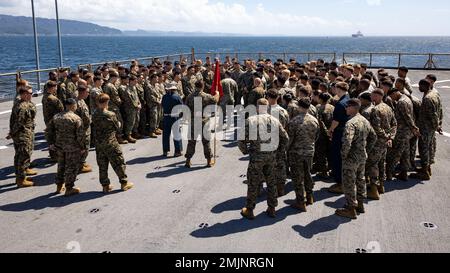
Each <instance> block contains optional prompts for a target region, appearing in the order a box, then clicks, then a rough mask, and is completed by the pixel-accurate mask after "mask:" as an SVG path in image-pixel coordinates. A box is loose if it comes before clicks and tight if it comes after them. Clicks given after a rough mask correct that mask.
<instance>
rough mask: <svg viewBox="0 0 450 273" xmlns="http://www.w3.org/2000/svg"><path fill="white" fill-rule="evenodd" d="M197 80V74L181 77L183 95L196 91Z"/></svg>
mask: <svg viewBox="0 0 450 273" xmlns="http://www.w3.org/2000/svg"><path fill="white" fill-rule="evenodd" d="M196 81H197V78H196V77H195V75H192V76H187V75H186V76H184V77H183V78H182V79H181V83H182V85H183V95H184V96H185V97H187V96H189V95H190V94H192V93H194V90H195V82H196Z"/></svg>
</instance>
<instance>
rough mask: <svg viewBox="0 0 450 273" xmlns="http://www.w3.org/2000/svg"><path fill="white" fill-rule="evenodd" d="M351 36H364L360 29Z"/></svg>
mask: <svg viewBox="0 0 450 273" xmlns="http://www.w3.org/2000/svg"><path fill="white" fill-rule="evenodd" d="M352 37H353V38H360V37H364V34H362V32H361V31H358V33H356V34H352Z"/></svg>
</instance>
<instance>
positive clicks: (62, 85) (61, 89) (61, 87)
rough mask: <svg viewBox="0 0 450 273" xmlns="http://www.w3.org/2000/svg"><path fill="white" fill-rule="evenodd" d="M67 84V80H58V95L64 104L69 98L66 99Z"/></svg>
mask: <svg viewBox="0 0 450 273" xmlns="http://www.w3.org/2000/svg"><path fill="white" fill-rule="evenodd" d="M66 82H67V79H63V78H61V79H59V80H58V89H57V93H56V94H57V97H58V99H59V100H60V101H61V102H62V103H64V102H65V101H66V99H67V97H66V88H67V86H66Z"/></svg>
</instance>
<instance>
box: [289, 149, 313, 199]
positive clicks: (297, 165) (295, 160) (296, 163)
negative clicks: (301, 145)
mask: <svg viewBox="0 0 450 273" xmlns="http://www.w3.org/2000/svg"><path fill="white" fill-rule="evenodd" d="M312 160H313V157H312V156H299V155H295V154H294V155H292V156H291V155H290V156H289V165H290V167H291V176H292V183H293V184H294V189H295V196H296V197H297V201H298V202H301V203H304V202H305V201H306V194H312V193H313V189H314V181H313V180H312V177H311V167H312Z"/></svg>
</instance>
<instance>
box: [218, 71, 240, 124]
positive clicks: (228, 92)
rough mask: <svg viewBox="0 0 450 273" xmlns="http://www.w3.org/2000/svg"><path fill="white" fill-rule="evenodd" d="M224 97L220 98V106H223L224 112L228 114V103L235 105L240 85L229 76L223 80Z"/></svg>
mask: <svg viewBox="0 0 450 273" xmlns="http://www.w3.org/2000/svg"><path fill="white" fill-rule="evenodd" d="M222 88H223V97H222V98H220V107H221V108H222V113H223V115H224V116H225V115H226V114H227V112H226V110H227V105H231V106H234V105H235V101H234V99H235V95H236V93H237V92H239V87H238V85H237V83H236V82H235V81H234V80H233V79H231V78H229V79H223V80H222Z"/></svg>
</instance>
